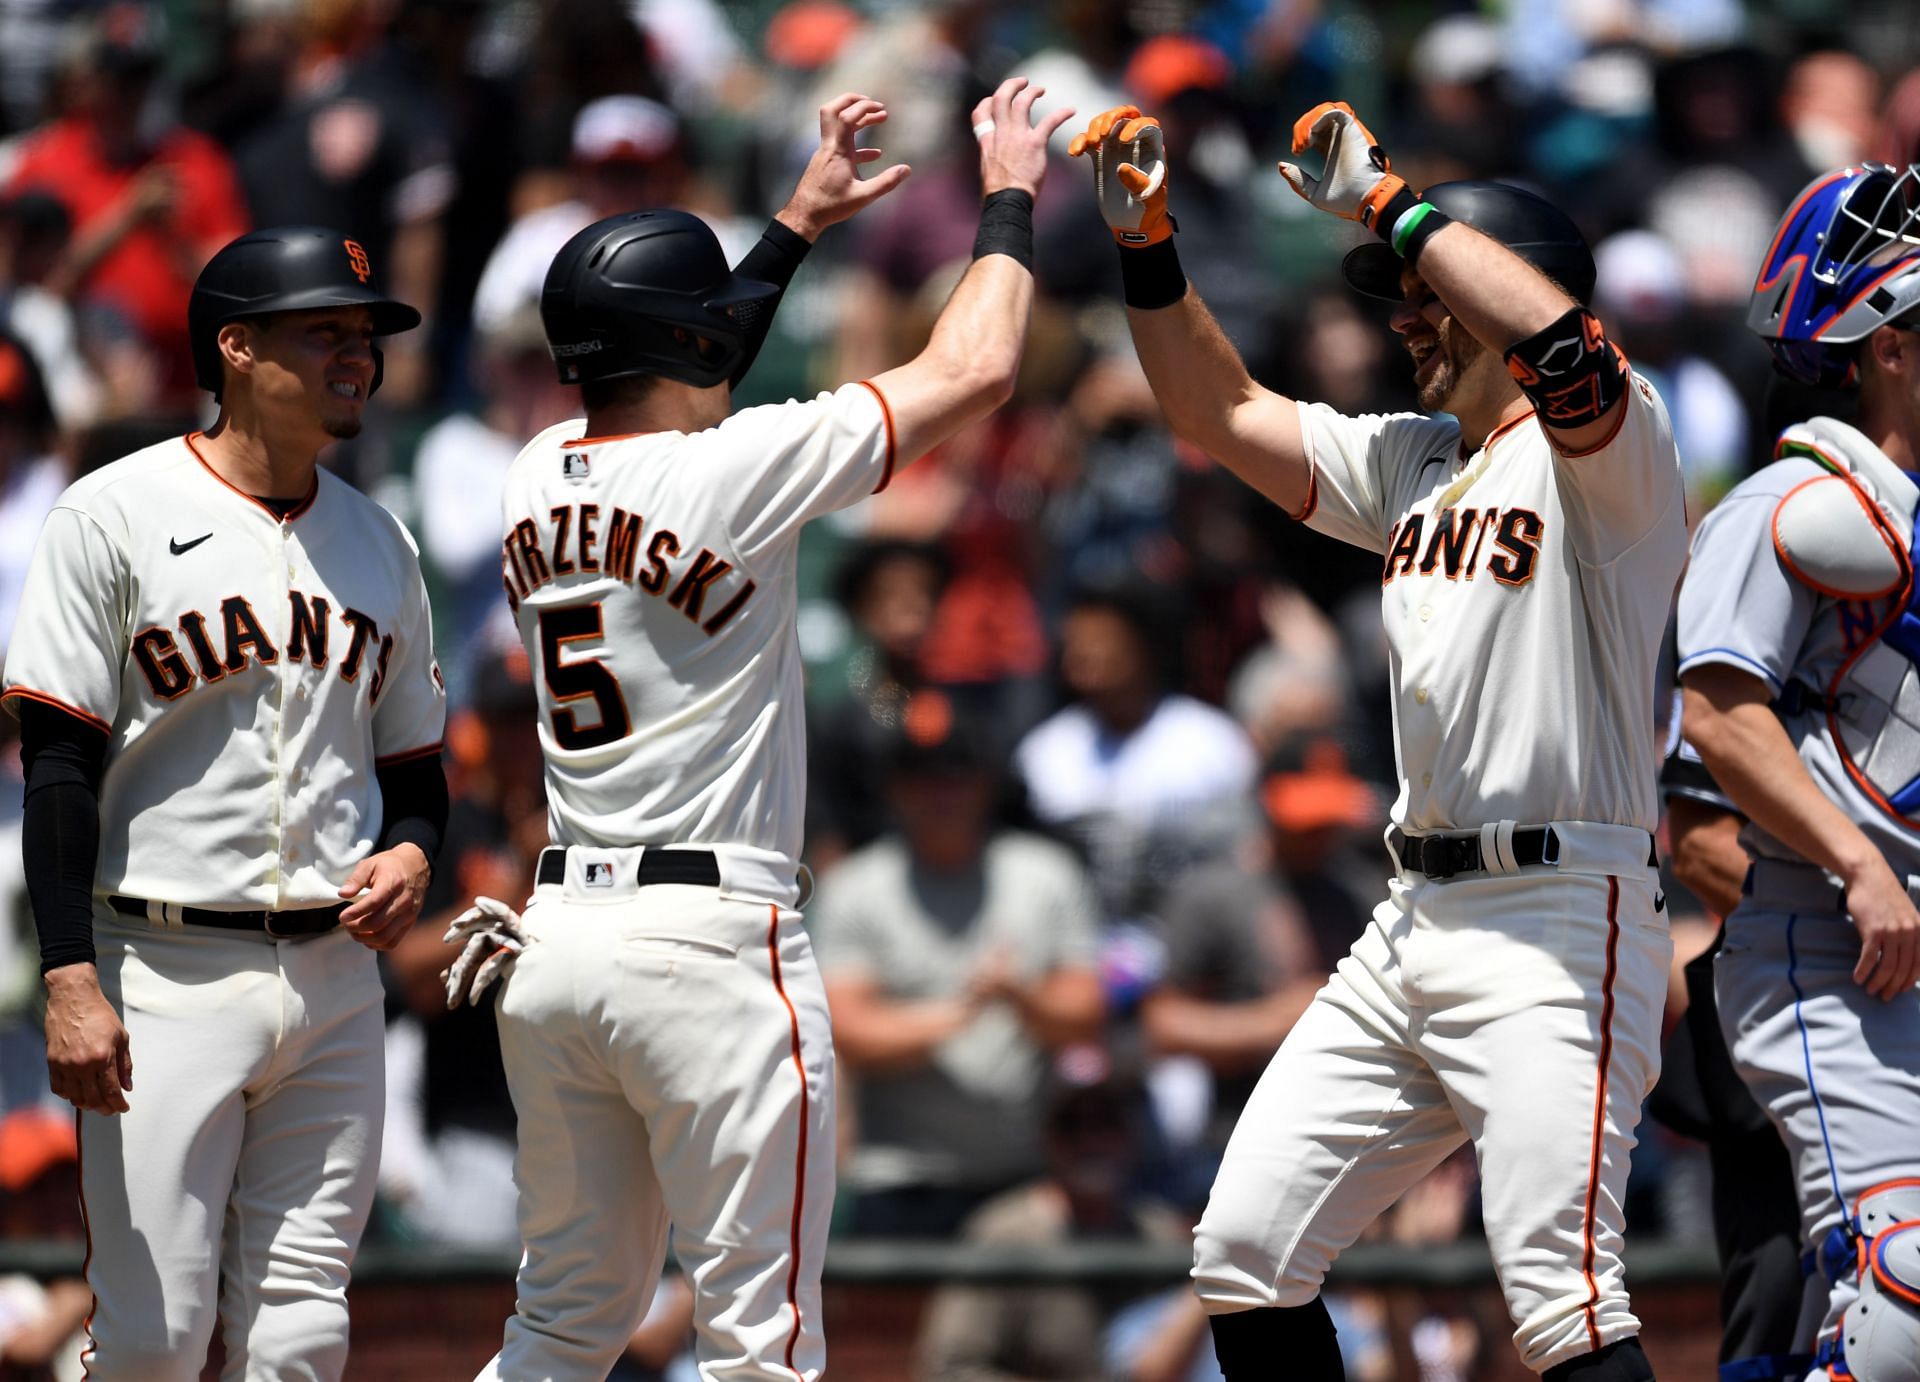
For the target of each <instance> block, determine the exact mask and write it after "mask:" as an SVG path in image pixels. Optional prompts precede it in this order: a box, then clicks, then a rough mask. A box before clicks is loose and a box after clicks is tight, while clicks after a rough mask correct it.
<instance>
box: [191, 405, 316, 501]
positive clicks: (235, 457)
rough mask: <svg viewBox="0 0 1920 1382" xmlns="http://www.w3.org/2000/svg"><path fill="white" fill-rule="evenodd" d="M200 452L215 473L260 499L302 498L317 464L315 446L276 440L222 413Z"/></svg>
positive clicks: (309, 484)
mask: <svg viewBox="0 0 1920 1382" xmlns="http://www.w3.org/2000/svg"><path fill="white" fill-rule="evenodd" d="M199 452H200V455H201V457H202V458H203V459H205V461H206V463H207V465H208V466H209V467H210V468H211V469H212V470H213V473H214V474H216V475H218V476H219V477H220V478H221V479H222V480H225V481H226V482H227V483H228V484H230V485H232V486H233V487H234V488H235V489H237V490H239V491H240V492H241V493H243V494H251V495H253V496H254V497H256V498H259V499H304V498H305V497H306V496H307V495H308V494H309V493H310V492H311V491H312V490H313V475H314V470H315V468H316V467H317V466H318V464H319V461H318V455H319V453H318V451H317V449H315V448H314V447H312V446H309V445H302V444H299V443H295V442H293V441H291V440H290V439H289V440H281V439H279V438H276V437H275V436H273V435H272V433H271V432H269V431H267V430H266V429H264V428H261V427H259V426H257V425H254V424H253V423H252V422H251V421H250V420H249V419H247V418H244V417H233V416H230V415H229V414H227V413H226V412H224V411H223V412H222V413H221V414H220V419H219V421H217V422H215V423H214V424H213V426H211V427H209V428H208V429H207V430H206V432H205V433H204V434H203V435H202V437H201V440H200V444H199Z"/></svg>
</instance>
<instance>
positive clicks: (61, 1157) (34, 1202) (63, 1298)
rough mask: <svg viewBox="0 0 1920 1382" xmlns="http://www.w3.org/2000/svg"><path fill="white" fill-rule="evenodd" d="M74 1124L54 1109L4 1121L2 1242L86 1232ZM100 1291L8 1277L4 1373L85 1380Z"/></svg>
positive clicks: (1, 1315)
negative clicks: (89, 1325)
mask: <svg viewBox="0 0 1920 1382" xmlns="http://www.w3.org/2000/svg"><path fill="white" fill-rule="evenodd" d="M79 1158H80V1144H79V1140H78V1138H77V1137H76V1136H75V1133H74V1125H73V1119H72V1118H71V1117H69V1116H65V1115H62V1114H59V1113H56V1112H54V1111H52V1110H51V1109H46V1108H27V1109H18V1110H15V1111H14V1112H12V1113H9V1114H7V1115H6V1116H5V1117H4V1118H0V1242H17V1241H20V1240H23V1239H27V1240H32V1239H44V1238H73V1237H76V1236H78V1235H79V1234H80V1233H81V1232H82V1220H81V1213H82V1211H81V1208H80V1166H79ZM92 1308H93V1292H91V1291H90V1290H88V1289H87V1283H86V1282H84V1281H82V1280H80V1279H79V1278H78V1277H71V1276H56V1277H55V1278H53V1279H52V1280H50V1281H44V1282H43V1281H40V1280H38V1279H36V1278H34V1277H31V1276H28V1275H26V1274H24V1273H7V1274H4V1275H0V1376H4V1377H8V1378H14V1377H19V1378H41V1377H46V1378H51V1379H53V1382H78V1379H80V1378H81V1377H83V1376H84V1375H85V1374H84V1370H83V1369H82V1368H81V1366H80V1346H81V1344H82V1342H83V1341H84V1332H85V1328H86V1320H87V1317H88V1315H89V1313H90V1312H91V1310H92Z"/></svg>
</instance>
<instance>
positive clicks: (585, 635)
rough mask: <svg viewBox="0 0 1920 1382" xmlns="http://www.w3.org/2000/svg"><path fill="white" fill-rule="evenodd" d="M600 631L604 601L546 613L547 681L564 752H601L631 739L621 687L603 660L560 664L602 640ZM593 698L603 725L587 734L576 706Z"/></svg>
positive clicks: (543, 647)
mask: <svg viewBox="0 0 1920 1382" xmlns="http://www.w3.org/2000/svg"><path fill="white" fill-rule="evenodd" d="M600 630H601V625H600V602H599V601H598V600H595V601H594V602H593V603H592V604H590V605H566V606H563V607H561V608H559V609H546V610H542V611H540V661H541V664H542V666H541V675H543V676H544V677H546V679H547V690H548V691H550V692H552V693H553V702H554V704H553V737H554V739H555V740H556V741H557V742H558V743H559V745H560V747H561V748H563V749H597V748H599V747H600V746H601V745H602V744H611V743H613V742H614V741H615V740H616V739H624V738H626V737H627V733H628V731H629V730H630V728H631V724H630V722H629V721H628V719H627V702H626V700H625V698H624V697H622V696H621V694H620V683H619V682H618V681H616V680H614V676H613V673H612V672H609V671H608V670H607V665H606V664H605V663H604V662H602V661H600V660H599V659H598V658H587V659H585V660H583V661H580V662H562V661H561V660H560V659H561V652H562V650H563V649H564V648H565V647H566V645H567V644H569V643H580V642H586V641H589V640H592V639H597V638H599V637H600V636H601V632H600ZM588 697H592V698H593V704H594V707H595V708H596V709H597V710H598V711H599V723H598V724H592V725H587V726H585V727H584V728H583V727H582V726H581V725H580V723H579V721H578V720H576V719H575V718H574V712H573V705H572V703H573V702H575V701H581V700H585V699H587V698H588Z"/></svg>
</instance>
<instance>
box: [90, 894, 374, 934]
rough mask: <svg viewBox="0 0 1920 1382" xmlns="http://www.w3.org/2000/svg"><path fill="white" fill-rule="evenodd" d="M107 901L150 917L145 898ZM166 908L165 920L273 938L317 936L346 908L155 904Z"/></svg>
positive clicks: (122, 910)
mask: <svg viewBox="0 0 1920 1382" xmlns="http://www.w3.org/2000/svg"><path fill="white" fill-rule="evenodd" d="M107 905H108V906H109V907H111V908H113V910H114V911H116V912H118V913H120V915H121V916H124V917H138V918H139V919H140V920H141V921H150V920H151V918H150V917H149V916H148V914H147V906H148V904H147V902H146V900H145V899H144V898H139V897H119V896H115V897H109V898H108V899H107ZM158 905H160V906H161V907H163V908H165V909H166V916H167V920H168V921H170V922H172V921H180V922H185V923H186V924H187V925H189V926H217V927H219V928H220V929H222V930H224V931H265V932H266V933H267V934H268V935H269V936H272V937H274V938H275V939H276V940H290V939H292V938H293V937H295V936H318V935H321V934H323V933H325V932H327V931H331V930H333V928H334V927H336V926H338V925H339V924H340V913H341V912H343V911H345V910H346V908H347V905H348V904H346V903H344V902H338V903H335V904H334V905H333V906H331V907H301V908H297V909H295V910H293V911H287V912H265V911H255V912H217V911H215V910H214V909H213V908H211V907H177V906H175V905H173V904H172V903H170V902H163V903H160V904H158Z"/></svg>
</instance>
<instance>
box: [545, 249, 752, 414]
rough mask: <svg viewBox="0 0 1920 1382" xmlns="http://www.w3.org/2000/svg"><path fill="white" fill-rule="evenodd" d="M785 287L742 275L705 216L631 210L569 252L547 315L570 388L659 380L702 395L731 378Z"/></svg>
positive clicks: (556, 266)
mask: <svg viewBox="0 0 1920 1382" xmlns="http://www.w3.org/2000/svg"><path fill="white" fill-rule="evenodd" d="M778 291H779V289H777V288H775V287H774V286H773V285H772V284H771V283H761V282H758V281H756V280H753V279H747V278H738V277H736V276H735V275H734V273H733V271H732V270H731V269H730V268H728V267H727V257H726V255H725V254H724V253H722V251H721V249H720V242H719V241H718V240H717V239H715V238H714V234H713V232H712V231H711V230H709V229H708V228H707V223H706V222H705V221H702V220H701V219H700V218H699V217H698V216H692V215H689V214H688V213H686V212H684V211H629V212H626V213H623V214H622V215H619V216H609V217H607V218H606V219H605V220H602V221H595V222H594V223H593V224H592V225H590V226H588V227H587V228H586V229H585V230H583V231H581V232H580V233H579V234H577V235H575V236H574V237H573V238H572V239H571V240H569V241H567V243H566V244H565V245H564V246H562V247H561V250H560V253H559V254H557V255H555V256H554V259H553V264H552V266H551V267H550V268H548V270H547V282H546V286H545V288H544V289H542V291H541V293H540V319H541V321H542V322H543V323H545V325H546V328H547V348H548V349H549V350H550V351H551V352H552V353H553V362H554V364H555V365H556V366H558V368H559V371H560V382H561V383H563V384H582V383H586V382H588V381H589V380H595V379H621V378H624V377H626V376H628V375H635V374H660V375H665V376H666V377H667V378H669V379H678V380H680V381H681V382H682V383H685V384H692V385H693V386H694V387H696V388H702V389H704V388H711V387H712V386H713V385H715V384H718V383H720V382H721V381H722V380H725V379H730V378H732V376H733V371H734V369H735V367H736V366H738V365H739V363H740V360H741V357H742V356H743V354H744V353H745V350H746V344H747V334H746V333H747V327H748V325H749V324H750V322H751V319H752V314H754V313H756V312H758V311H759V309H760V307H761V304H763V303H764V302H766V300H767V299H769V298H771V297H773V296H774V294H775V293H777V292H778Z"/></svg>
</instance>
